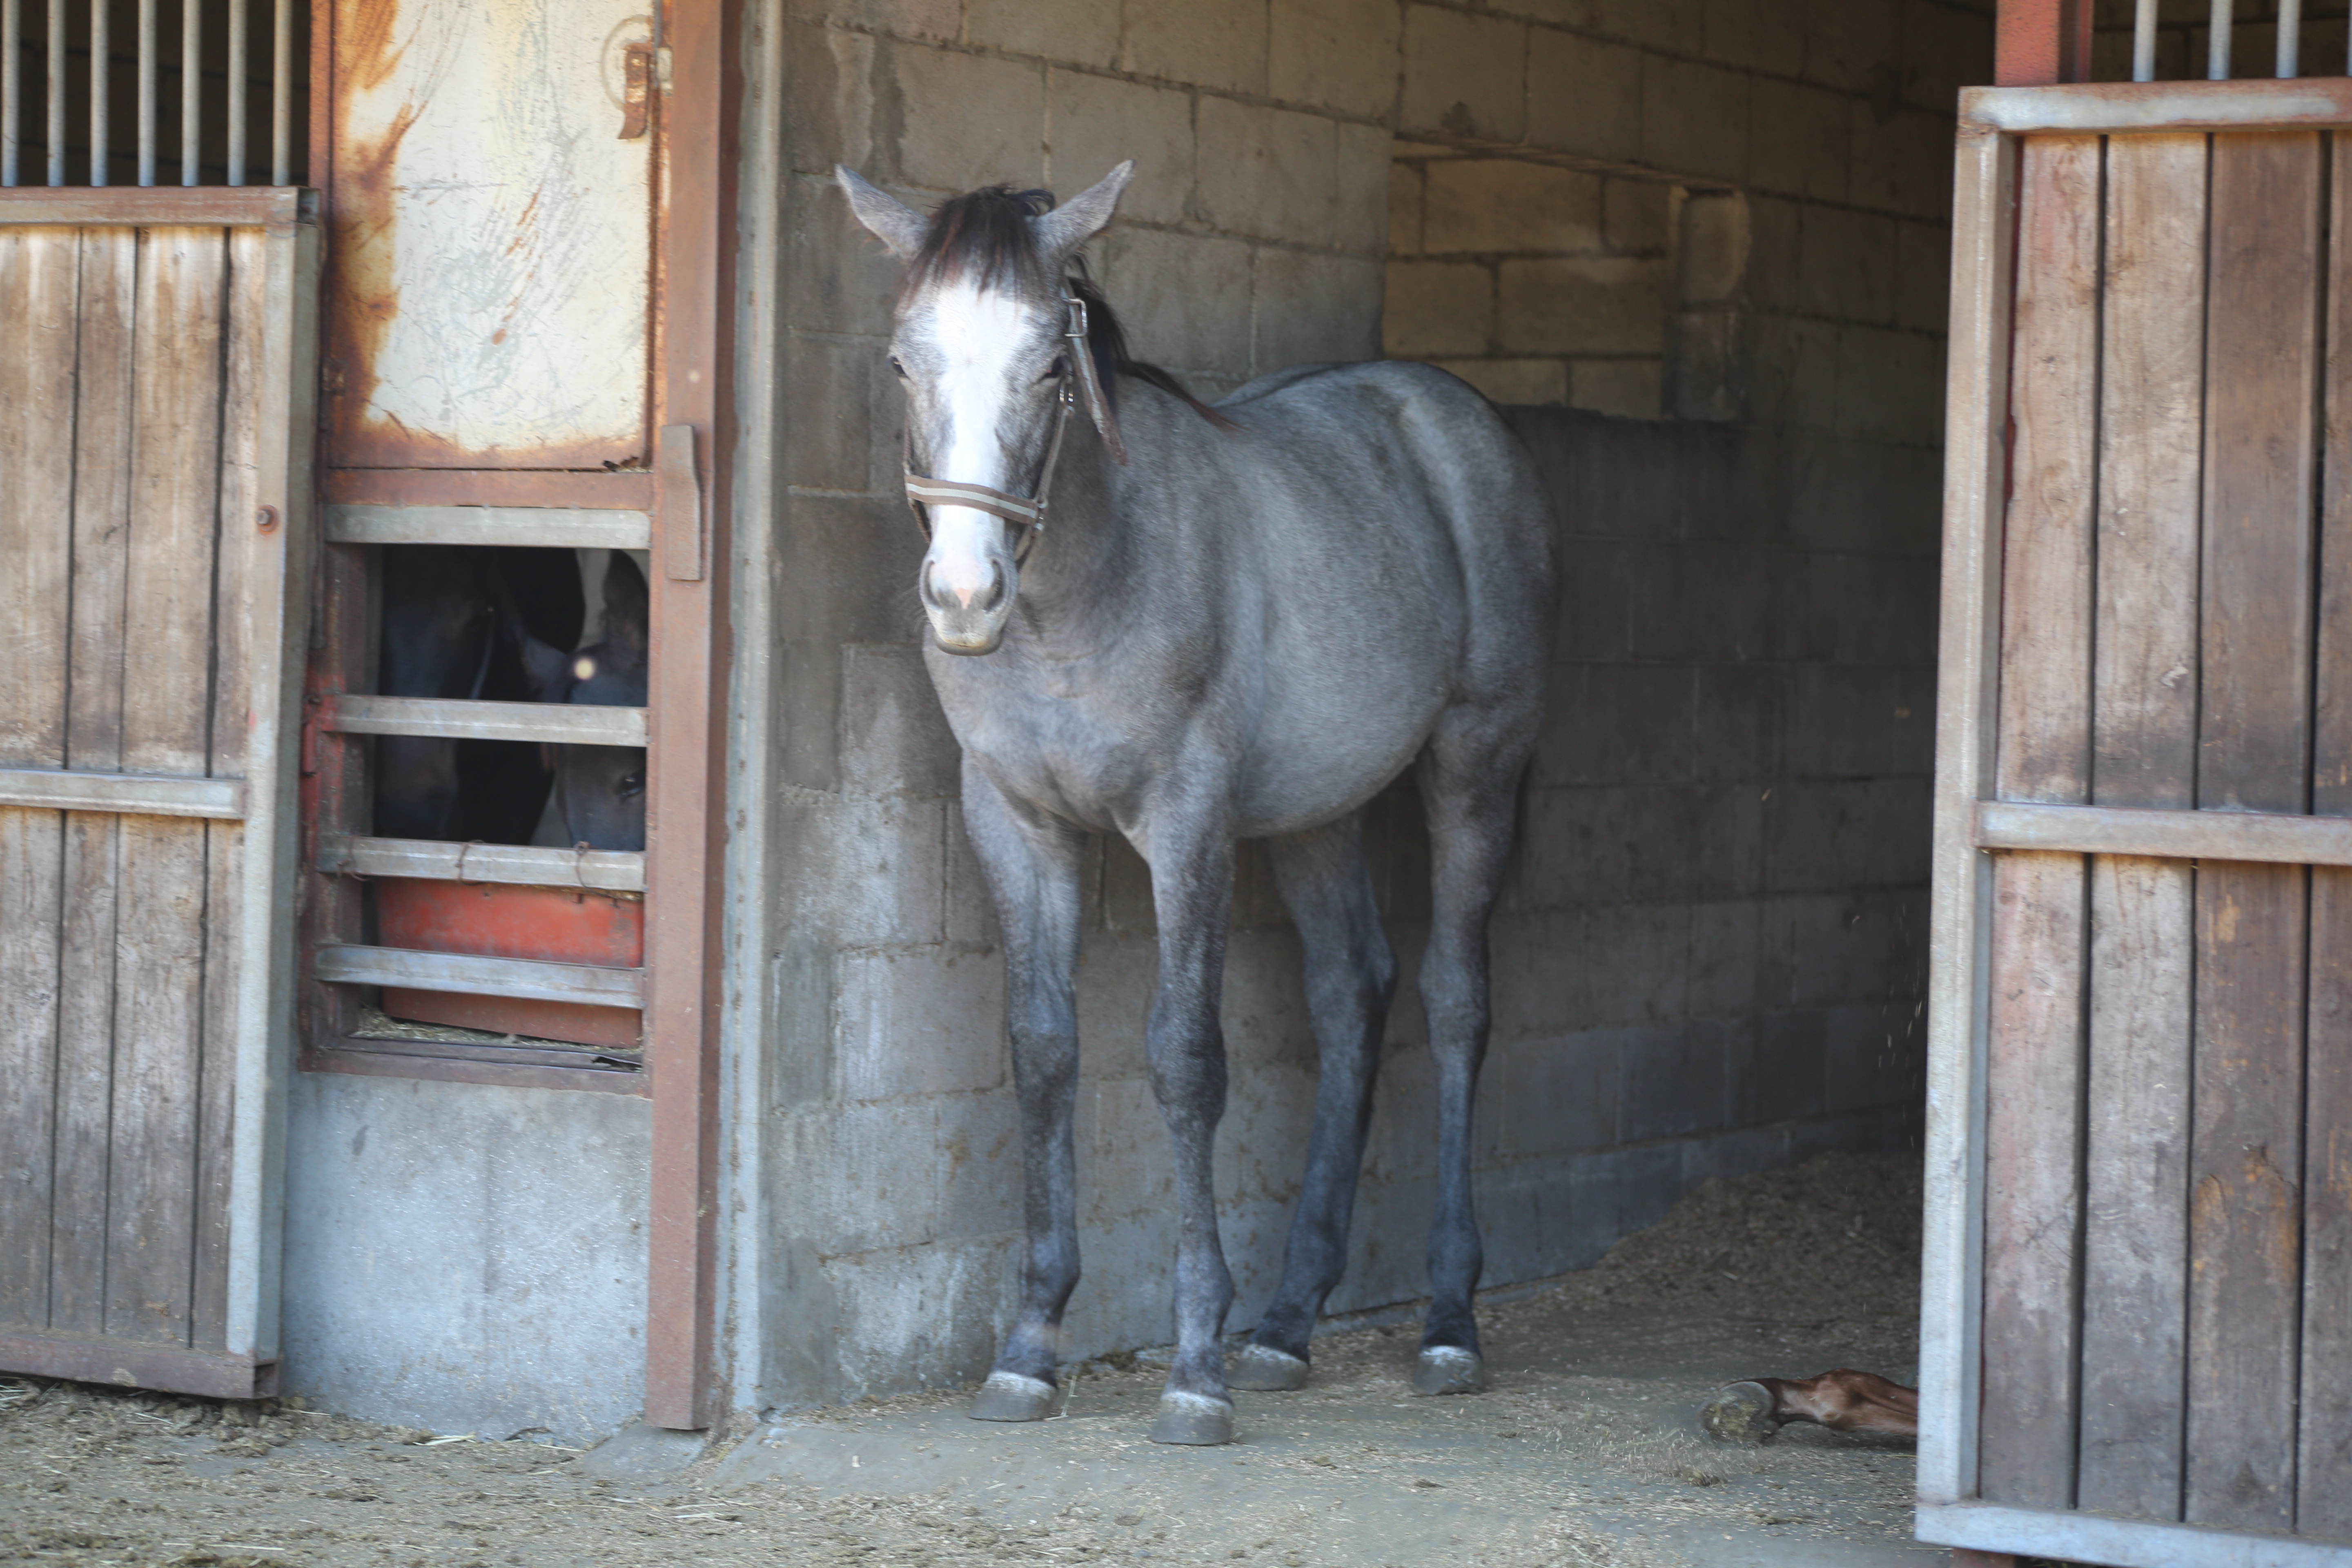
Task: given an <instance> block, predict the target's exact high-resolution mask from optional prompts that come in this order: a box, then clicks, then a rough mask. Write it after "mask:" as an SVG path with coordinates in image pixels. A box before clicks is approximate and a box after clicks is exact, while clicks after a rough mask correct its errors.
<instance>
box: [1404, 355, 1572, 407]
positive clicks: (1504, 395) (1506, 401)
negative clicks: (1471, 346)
mask: <svg viewBox="0 0 2352 1568" xmlns="http://www.w3.org/2000/svg"><path fill="white" fill-rule="evenodd" d="M1430 363H1432V364H1434V365H1436V366H1437V367H1438V368H1439V369H1440V370H1446V371H1451V372H1453V373H1454V374H1455V375H1458V376H1460V377H1461V378H1462V379H1463V380H1465V381H1466V382H1468V383H1469V384H1471V385H1473V386H1475V387H1476V388H1477V389H1478V390H1479V392H1481V393H1482V394H1484V395H1485V396H1486V401H1487V402H1489V403H1492V404H1494V405H1496V406H1498V407H1503V408H1514V407H1522V408H1523V407H1534V406H1539V405H1546V404H1563V403H1566V402H1567V401H1568V362H1567V361H1566V360H1561V359H1441V360H1432V361H1431V362H1430Z"/></svg>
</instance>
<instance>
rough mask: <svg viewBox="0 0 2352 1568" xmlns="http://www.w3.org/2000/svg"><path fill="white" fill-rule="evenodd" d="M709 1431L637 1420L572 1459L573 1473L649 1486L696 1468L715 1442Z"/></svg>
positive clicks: (602, 1479) (672, 1478) (591, 1477)
mask: <svg viewBox="0 0 2352 1568" xmlns="http://www.w3.org/2000/svg"><path fill="white" fill-rule="evenodd" d="M711 1436H712V1434H710V1433H709V1432H707V1431H704V1432H677V1431H672V1430H670V1429H669V1428H668V1427H667V1426H646V1424H645V1423H644V1422H643V1421H633V1422H631V1423H630V1424H629V1425H628V1426H624V1427H623V1428H621V1430H620V1431H618V1432H616V1433H614V1435H613V1436H610V1437H607V1438H606V1439H605V1440H604V1441H603V1442H602V1443H599V1444H597V1445H596V1446H595V1447H593V1448H591V1449H589V1450H588V1451H587V1452H586V1453H584V1454H583V1455H581V1456H580V1457H579V1458H577V1459H574V1460H573V1461H572V1473H573V1474H575V1475H582V1476H585V1477H587V1478H588V1479H590V1480H595V1481H622V1482H627V1483H632V1484H635V1485H637V1486H647V1485H652V1484H656V1483H658V1482H662V1481H667V1480H674V1479H677V1477H679V1476H681V1475H683V1474H685V1473H686V1472H687V1471H688V1469H690V1468H693V1466H694V1463H695V1461H696V1460H698V1459H699V1458H702V1456H703V1453H704V1452H705V1450H707V1449H708V1448H709V1446H710V1442H711Z"/></svg>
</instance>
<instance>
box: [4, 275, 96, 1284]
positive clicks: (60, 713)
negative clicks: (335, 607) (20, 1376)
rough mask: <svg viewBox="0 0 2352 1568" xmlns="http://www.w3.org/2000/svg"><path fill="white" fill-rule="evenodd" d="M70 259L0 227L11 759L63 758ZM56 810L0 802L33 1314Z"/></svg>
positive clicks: (21, 1209)
mask: <svg viewBox="0 0 2352 1568" xmlns="http://www.w3.org/2000/svg"><path fill="white" fill-rule="evenodd" d="M75 261H76V258H75V253H74V245H73V236H72V233H71V232H70V231H64V230H49V229H19V230H16V231H14V232H0V321H6V322H8V323H9V331H8V334H7V337H6V339H5V342H0V473H5V474H6V475H7V476H8V477H7V479H6V481H5V483H0V625H5V626H6V627H7V637H8V647H9V658H8V660H7V662H6V665H5V668H0V756H5V761H6V762H7V763H9V764H10V765H12V766H16V767H61V766H63V765H64V764H65V761H66V758H65V700H64V699H65V691H64V677H65V647H66V638H67V636H68V628H67V621H66V598H65V589H66V584H67V581H68V572H69V571H70V561H71V557H70V553H69V549H68V546H69V541H68V536H67V531H66V530H65V529H64V528H63V527H61V526H59V522H58V520H59V519H60V518H61V517H63V516H65V515H66V513H67V510H68V508H69V507H70V506H71V504H72V494H73V475H72V467H71V460H72V451H73V384H74V352H75V347H74V329H73V320H74V304H75V294H76V290H77V288H78V279H77V273H78V268H77V267H76V265H75ZM60 822H61V819H60V818H59V816H58V814H56V813H55V812H47V811H25V810H15V809H9V810H0V1083H5V1085H6V1089H5V1091H0V1322H9V1323H18V1324H24V1325H27V1326H32V1327H43V1326H46V1325H47V1317H48V1306H49V1303H48V1297H49V1289H48V1232H49V1223H50V1215H51V1212H52V1208H53V1205H54V1202H55V1192H56V1188H55V1183H56V1170H55V1166H54V1163H53V1153H52V1152H53V1150H54V1148H55V1146H56V1131H57V1124H56V1116H57V1071H58V1020H57V1005H58V923H57V917H58V875H59V858H60V856H61V853H62V850H61V845H60V839H59V827H60Z"/></svg>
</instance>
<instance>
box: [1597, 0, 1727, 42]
mask: <svg viewBox="0 0 2352 1568" xmlns="http://www.w3.org/2000/svg"><path fill="white" fill-rule="evenodd" d="M1590 3H1591V8H1592V24H1591V25H1592V27H1593V29H1594V30H1595V31H1596V32H1602V33H1608V34H1612V35H1613V36H1615V37H1621V38H1630V39H1632V40H1633V42H1635V43H1637V44H1644V45H1647V46H1649V47H1653V48H1660V49H1668V50H1672V51H1673V52H1674V53H1675V54H1683V55H1695V54H1697V53H1698V52H1699V50H1700V48H1701V47H1702V45H1703V43H1704V41H1705V39H1706V4H1705V0H1590Z"/></svg>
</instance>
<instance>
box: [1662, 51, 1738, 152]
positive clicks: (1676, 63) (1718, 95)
mask: <svg viewBox="0 0 2352 1568" xmlns="http://www.w3.org/2000/svg"><path fill="white" fill-rule="evenodd" d="M1752 82H1753V78H1750V77H1748V76H1746V75H1744V74H1742V73H1740V72H1738V71H1728V70H1724V69H1721V68H1717V67H1715V66H1706V65H1698V64H1696V63H1693V62H1690V61H1685V60H1675V59H1668V58H1665V57H1664V56H1662V55H1646V54H1645V55H1643V57H1642V161H1643V163H1650V164H1654V165H1655V166H1656V167H1658V168H1661V169H1666V170H1671V171H1672V172H1674V173H1675V174H1691V175H1696V176H1700V177H1703V178H1713V179H1720V180H1732V181H1744V180H1746V179H1747V178H1748V123H1749V121H1748V89H1749V88H1750V86H1751V84H1752Z"/></svg>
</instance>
